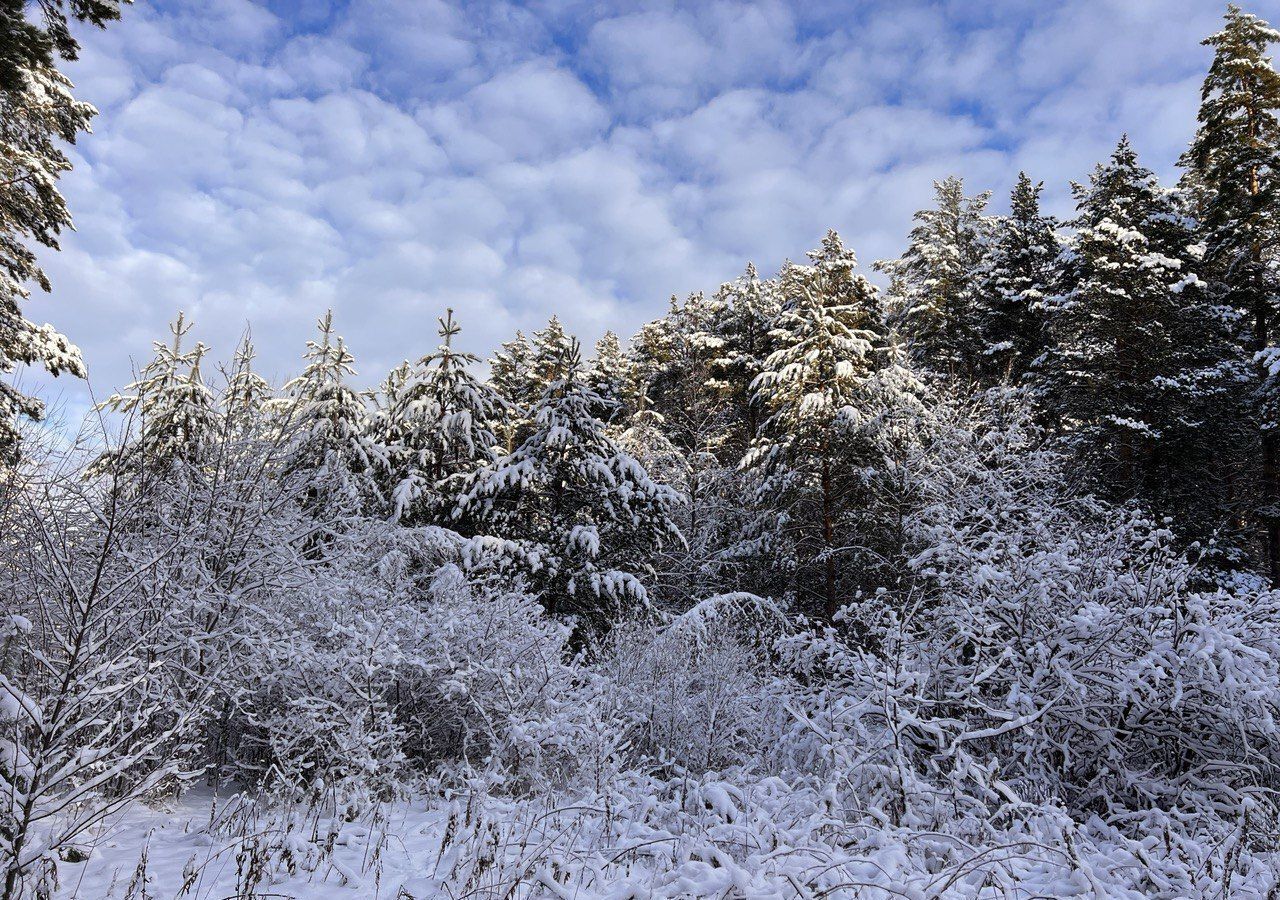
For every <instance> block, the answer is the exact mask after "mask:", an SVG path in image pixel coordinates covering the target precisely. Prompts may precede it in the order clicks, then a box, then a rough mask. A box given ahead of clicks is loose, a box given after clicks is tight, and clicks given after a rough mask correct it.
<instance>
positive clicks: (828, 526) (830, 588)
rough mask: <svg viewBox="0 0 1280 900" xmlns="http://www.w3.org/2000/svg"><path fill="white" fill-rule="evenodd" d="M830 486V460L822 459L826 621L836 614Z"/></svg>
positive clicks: (833, 533)
mask: <svg viewBox="0 0 1280 900" xmlns="http://www.w3.org/2000/svg"><path fill="white" fill-rule="evenodd" d="M831 494H832V485H831V460H830V459H829V458H828V457H826V456H824V457H823V459H822V542H823V544H824V545H825V550H826V552H825V554H824V555H825V557H826V558H825V560H824V563H825V568H826V597H825V604H824V609H823V612H824V613H825V614H826V617H827V618H828V619H831V618H834V617H835V614H836V557H835V552H834V551H835V547H836V541H835V523H834V522H833V514H832V507H833V506H834V504H833V503H832V497H831Z"/></svg>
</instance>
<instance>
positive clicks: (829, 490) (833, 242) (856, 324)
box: [743, 231, 885, 616]
mask: <svg viewBox="0 0 1280 900" xmlns="http://www.w3.org/2000/svg"><path fill="white" fill-rule="evenodd" d="M808 256H809V260H810V263H809V264H808V265H799V264H796V263H790V262H789V263H787V264H786V265H785V266H784V267H783V269H782V272H781V275H780V282H781V284H780V289H781V293H782V298H783V311H782V314H781V315H780V316H779V318H778V321H777V325H776V327H775V329H774V339H775V340H776V341H777V344H778V349H777V350H775V351H774V352H773V353H772V354H770V355H769V357H768V359H767V360H766V361H765V370H764V372H762V373H761V374H760V375H759V377H757V378H756V380H755V385H754V386H755V392H756V398H757V400H758V402H759V403H760V404H761V406H762V408H763V409H764V410H765V411H766V413H767V415H768V418H767V419H766V421H765V422H764V425H763V428H762V430H761V431H762V436H761V438H760V439H758V440H757V441H756V444H755V446H753V447H752V449H751V451H750V452H749V453H748V454H747V456H746V457H745V458H744V460H743V464H744V465H746V466H763V467H765V469H766V470H767V471H768V472H769V473H770V474H771V475H772V476H773V477H771V478H770V479H769V480H768V481H766V483H765V485H764V487H763V491H764V493H765V495H766V496H767V497H768V499H769V502H770V503H771V505H772V508H773V509H774V510H776V509H777V508H778V506H779V505H782V506H784V507H785V509H786V510H787V512H786V515H787V516H788V518H789V520H790V521H791V522H792V523H793V524H794V528H795V537H794V539H793V545H794V553H795V556H796V564H797V566H798V572H797V579H798V587H799V589H800V590H801V591H803V592H805V593H808V594H809V595H811V596H816V597H817V598H819V604H818V605H819V608H820V609H821V610H822V611H823V612H824V613H825V614H826V615H827V616H833V615H834V614H835V612H836V609H837V608H838V607H839V605H840V596H841V593H840V592H841V589H842V588H844V587H847V585H845V584H844V583H843V579H842V573H841V565H840V552H841V548H842V546H843V538H845V537H847V535H848V525H849V514H850V512H851V511H852V509H853V508H854V506H855V505H856V501H857V497H858V492H859V485H860V484H861V481H862V479H861V477H860V466H861V463H862V460H861V459H860V458H859V454H858V448H857V446H856V437H855V436H856V434H857V431H858V428H859V426H860V425H861V424H862V422H863V418H862V411H861V409H860V407H861V406H862V404H863V403H864V402H865V400H866V394H865V388H866V386H867V383H868V381H869V380H870V379H871V377H872V375H873V374H874V372H875V370H876V351H877V348H879V347H880V346H882V344H883V341H884V336H885V326H884V322H883V316H882V313H881V310H880V302H879V298H878V296H877V293H876V289H875V287H874V286H873V285H872V284H871V283H870V282H869V281H867V279H866V277H865V276H863V275H862V274H861V273H859V272H857V271H856V270H857V259H856V257H855V256H854V254H853V252H852V251H851V250H847V249H845V247H844V245H843V244H842V243H841V241H840V237H839V236H838V235H837V234H836V233H835V232H834V231H831V232H828V233H827V236H826V238H825V239H824V240H823V242H822V247H821V248H820V249H818V250H813V251H810V253H809V254H808ZM770 495H771V496H770ZM774 514H775V515H776V512H775V513H774ZM814 570H820V572H821V575H820V578H819V579H818V582H819V583H818V584H817V585H816V586H815V585H814V583H813V581H814V579H813V577H812V576H813V573H814Z"/></svg>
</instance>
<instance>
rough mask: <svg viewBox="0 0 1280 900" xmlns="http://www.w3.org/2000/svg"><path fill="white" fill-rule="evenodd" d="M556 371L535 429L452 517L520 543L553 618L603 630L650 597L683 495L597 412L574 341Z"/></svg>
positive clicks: (479, 477) (476, 480)
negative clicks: (625, 446) (653, 472)
mask: <svg viewBox="0 0 1280 900" xmlns="http://www.w3.org/2000/svg"><path fill="white" fill-rule="evenodd" d="M554 368H555V369H557V370H558V371H559V372H561V373H562V374H561V375H560V377H558V378H556V379H555V380H554V381H552V382H551V383H550V384H549V385H547V387H546V389H545V390H544V391H543V392H542V396H541V397H540V398H539V400H538V402H537V403H536V404H534V407H533V410H532V425H531V431H530V433H529V434H528V435H527V436H526V437H525V438H524V440H523V441H522V442H521V444H520V446H519V447H517V448H516V449H515V451H514V452H512V453H510V454H508V455H506V456H504V457H502V458H501V459H498V460H496V461H494V462H493V463H491V464H490V465H488V466H486V467H485V468H483V469H481V470H479V471H477V472H476V473H475V474H474V475H473V476H472V479H471V484H470V486H469V487H468V488H467V490H466V491H464V492H463V493H462V495H461V496H460V497H459V500H458V505H457V508H456V511H455V516H456V518H458V519H459V520H461V521H462V522H464V523H466V527H468V528H469V529H472V528H473V529H474V530H477V531H480V532H483V533H485V534H490V535H495V536H497V537H499V538H503V539H506V540H509V541H516V542H518V543H519V544H521V545H523V546H524V547H525V548H526V552H525V553H524V554H523V558H524V559H525V561H526V562H527V563H528V564H529V565H528V566H527V572H526V574H527V577H528V579H529V581H530V584H531V586H532V587H533V588H534V590H535V592H536V593H537V594H538V595H539V596H540V597H541V598H542V601H543V603H544V604H545V605H546V606H547V608H548V609H549V610H550V611H551V612H553V613H571V614H576V615H579V616H581V617H583V618H584V619H585V620H586V621H587V622H588V623H589V624H590V625H591V626H592V627H601V626H603V625H604V624H605V623H606V622H607V621H608V619H609V618H610V615H611V614H614V613H616V612H618V611H619V609H620V608H621V607H624V606H625V605H627V604H637V603H643V602H644V601H645V599H646V590H645V588H644V586H643V584H642V582H641V580H640V578H639V577H638V576H641V575H644V574H646V573H647V572H648V571H649V567H650V562H651V560H652V558H653V554H654V553H656V552H657V551H658V550H660V549H661V547H662V546H663V545H664V544H666V543H668V542H672V541H679V540H680V539H681V538H680V532H679V530H678V528H677V527H676V525H675V524H674V522H673V521H672V508H673V506H674V505H675V503H676V502H678V498H677V496H676V495H675V493H674V492H673V491H672V490H671V489H670V488H667V487H665V486H663V485H660V484H657V483H656V482H654V481H653V479H652V478H650V477H649V474H648V473H647V472H646V471H645V470H644V467H643V466H641V465H640V464H639V463H638V462H637V461H636V460H635V459H634V458H633V457H631V456H630V455H628V454H627V453H625V452H624V451H623V450H621V449H620V448H619V446H618V445H617V443H615V442H614V441H613V440H612V439H611V438H610V437H609V436H608V434H607V433H606V430H605V426H604V423H602V422H601V421H600V420H599V419H597V418H595V417H594V416H593V415H592V410H593V409H596V408H598V407H599V404H600V403H601V400H600V397H599V395H598V394H596V393H595V392H594V391H593V390H591V388H590V387H588V386H587V384H586V383H585V381H584V379H583V372H582V363H581V358H580V354H579V350H578V346H577V342H576V341H573V340H570V342H569V344H568V346H567V347H565V348H564V350H563V357H562V359H561V360H560V361H559V363H558V364H556V365H555V366H554Z"/></svg>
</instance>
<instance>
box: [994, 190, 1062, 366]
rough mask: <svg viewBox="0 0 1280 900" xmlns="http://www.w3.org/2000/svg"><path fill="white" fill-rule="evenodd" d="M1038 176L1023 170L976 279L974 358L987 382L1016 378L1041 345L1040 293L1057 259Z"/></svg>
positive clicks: (1053, 226) (1054, 224) (1050, 283)
mask: <svg viewBox="0 0 1280 900" xmlns="http://www.w3.org/2000/svg"><path fill="white" fill-rule="evenodd" d="M1043 189H1044V184H1043V182H1041V183H1039V184H1035V183H1032V181H1031V179H1030V178H1029V177H1028V176H1027V174H1026V173H1025V172H1019V173H1018V182H1017V184H1016V185H1015V186H1014V189H1013V195H1012V197H1011V198H1010V210H1009V215H1007V216H1001V217H999V218H998V219H996V221H995V225H994V234H993V236H992V239H991V242H990V247H989V250H988V252H987V254H986V257H985V258H984V260H983V262H982V266H981V269H980V274H979V277H978V284H977V294H976V297H977V305H978V311H977V324H978V331H979V334H980V337H981V345H982V352H981V357H980V360H979V363H980V370H981V372H982V373H983V376H984V378H983V380H984V381H985V382H986V383H988V384H994V383H998V382H1000V381H1007V382H1009V383H1011V384H1017V383H1018V382H1019V381H1021V380H1022V378H1023V376H1025V375H1026V373H1027V370H1028V369H1029V368H1030V367H1031V365H1032V363H1034V362H1035V361H1036V359H1037V358H1038V357H1039V356H1040V354H1041V353H1042V352H1043V351H1044V346H1045V333H1044V310H1043V304H1044V300H1045V297H1046V296H1047V295H1048V294H1049V293H1050V292H1051V291H1052V289H1053V280H1054V275H1055V271H1056V264H1057V260H1058V252H1059V247H1058V238H1057V222H1056V221H1055V220H1054V219H1053V218H1052V217H1051V216H1045V215H1043V214H1042V213H1041V212H1040V192H1041V191H1042V190H1043Z"/></svg>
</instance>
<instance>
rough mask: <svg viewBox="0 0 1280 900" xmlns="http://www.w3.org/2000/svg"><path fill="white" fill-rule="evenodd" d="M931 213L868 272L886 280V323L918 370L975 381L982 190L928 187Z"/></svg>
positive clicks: (950, 184) (987, 225)
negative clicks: (889, 312) (889, 319)
mask: <svg viewBox="0 0 1280 900" xmlns="http://www.w3.org/2000/svg"><path fill="white" fill-rule="evenodd" d="M934 193H935V196H936V208H934V209H924V210H921V211H919V212H918V213H916V215H915V220H916V222H918V223H919V224H917V225H916V227H915V228H913V229H912V230H911V237H910V243H909V244H908V246H907V249H906V251H905V252H904V253H903V254H902V256H901V257H899V258H898V259H896V260H881V261H880V262H877V263H876V268H877V269H878V270H880V271H882V272H886V273H888V274H889V276H890V278H891V282H890V288H889V295H890V301H891V304H892V307H893V310H894V313H893V318H894V319H895V321H896V322H897V323H898V327H899V329H900V330H901V331H902V333H903V334H904V335H905V336H906V337H907V339H908V341H909V346H910V349H911V354H912V357H913V359H914V360H915V361H916V362H917V363H918V364H919V365H920V366H922V367H923V368H925V369H928V370H930V371H933V372H938V373H942V374H946V375H951V376H953V377H956V378H961V379H972V378H974V377H975V376H976V375H977V372H978V369H979V361H980V359H981V355H982V351H983V350H984V349H985V348H984V347H983V346H982V340H981V337H980V325H979V319H978V314H977V311H976V309H975V305H976V302H977V295H978V276H979V271H980V269H981V266H982V259H983V256H984V255H985V253H986V250H987V245H988V243H989V241H990V237H991V220H990V218H989V217H988V216H987V215H986V208H987V203H988V201H989V200H990V199H991V193H990V191H984V192H983V193H981V194H978V195H977V196H976V197H966V196H965V195H964V181H963V179H960V178H956V177H954V176H952V177H949V178H946V179H944V180H943V181H937V182H934Z"/></svg>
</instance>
